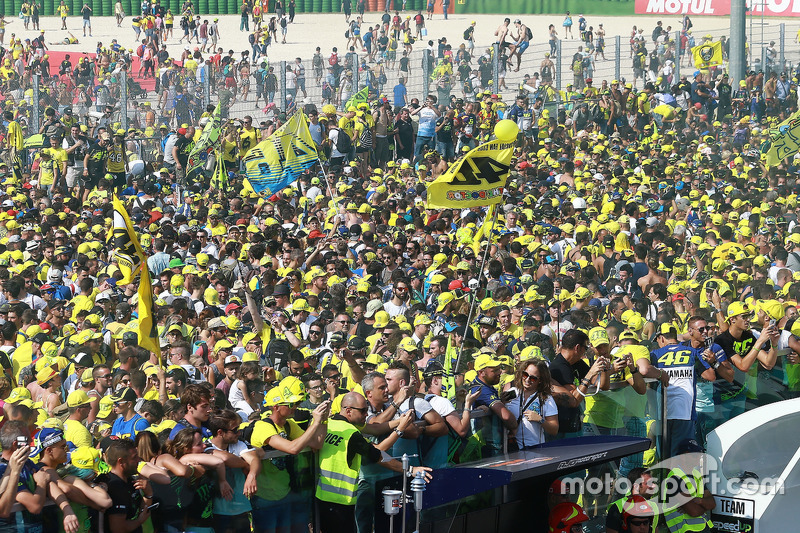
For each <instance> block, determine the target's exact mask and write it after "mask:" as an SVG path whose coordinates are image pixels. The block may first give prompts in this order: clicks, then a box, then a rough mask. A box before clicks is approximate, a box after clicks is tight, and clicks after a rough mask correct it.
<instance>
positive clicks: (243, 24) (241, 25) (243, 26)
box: [239, 15, 250, 31]
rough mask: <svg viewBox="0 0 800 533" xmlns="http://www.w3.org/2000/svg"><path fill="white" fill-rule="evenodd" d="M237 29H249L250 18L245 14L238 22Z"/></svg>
mask: <svg viewBox="0 0 800 533" xmlns="http://www.w3.org/2000/svg"><path fill="white" fill-rule="evenodd" d="M239 31H250V20H249V19H248V17H247V15H245V16H243V17H242V21H241V22H239Z"/></svg>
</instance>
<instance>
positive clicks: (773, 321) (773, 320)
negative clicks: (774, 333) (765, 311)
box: [769, 318, 778, 328]
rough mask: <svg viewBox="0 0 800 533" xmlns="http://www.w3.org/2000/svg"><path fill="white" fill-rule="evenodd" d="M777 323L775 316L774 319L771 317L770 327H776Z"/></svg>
mask: <svg viewBox="0 0 800 533" xmlns="http://www.w3.org/2000/svg"><path fill="white" fill-rule="evenodd" d="M777 325H778V321H777V320H775V319H774V318H773V319H770V321H769V327H771V328H774V327H775V326H777Z"/></svg>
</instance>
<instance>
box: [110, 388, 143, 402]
mask: <svg viewBox="0 0 800 533" xmlns="http://www.w3.org/2000/svg"><path fill="white" fill-rule="evenodd" d="M136 399H137V396H136V393H135V392H134V390H133V389H132V388H130V387H125V388H124V389H122V390H120V391H118V392H116V393H114V394H112V395H111V400H112V401H113V402H114V403H116V402H135V401H136Z"/></svg>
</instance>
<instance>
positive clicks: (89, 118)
mask: <svg viewBox="0 0 800 533" xmlns="http://www.w3.org/2000/svg"><path fill="white" fill-rule="evenodd" d="M798 31H800V23H791V24H787V23H781V24H768V23H764V24H761V23H760V22H753V24H751V31H750V32H749V34H748V43H749V45H748V47H747V50H748V66H749V69H752V70H756V71H759V70H776V71H782V70H785V71H788V72H794V71H795V69H796V67H797V65H800V45H797V44H796V40H797V38H796V37H795V36H796V35H798ZM728 33H729V30H728V29H727V28H720V29H717V30H708V31H705V32H699V31H697V32H696V35H695V36H694V37H695V40H696V44H700V43H701V42H702V41H703V38H704V37H705V36H710V37H711V39H713V40H714V41H717V40H719V39H720V38H721V37H724V36H727V35H728ZM670 37H671V39H670V40H669V41H668V42H667V43H666V44H665V45H664V46H662V47H657V46H656V45H655V44H654V43H653V42H652V41H651V39H650V35H645V45H646V49H647V52H648V54H649V53H650V52H652V51H653V50H654V49H655V50H656V53H657V56H658V58H659V60H663V58H664V57H666V56H665V55H664V54H668V53H669V51H670V49H672V51H673V53H674V57H675V58H676V60H675V65H674V72H673V74H672V76H673V80H677V79H679V76H680V75H682V74H685V75H688V76H690V77H691V74H692V73H693V72H694V70H695V69H694V65H693V62H692V57H691V53H690V52H689V53H688V55H687V54H683V55H682V54H681V53H680V50H678V49H677V48H676V46H677V44H678V43H680V35H679V33H678V32H673V33H672V34H671V36H670ZM432 42H433V47H432V48H433V50H432V51H431V50H429V47H428V46H427V42H423V41H417V42H416V43H415V44H414V45H413V49H412V50H411V52H410V53H409V54H408V59H409V60H408V71H407V72H401V71H400V70H399V63H400V61H399V60H400V58H401V57H402V54H403V45H402V43H399V48H398V50H397V57H396V59H395V61H394V62H393V63H392V62H391V61H388V60H386V59H384V60H382V61H380V62H378V61H377V60H376V61H370V60H369V58H368V57H367V54H366V53H362V52H358V53H351V54H345V55H340V62H341V63H342V64H343V68H345V69H350V70H352V78H351V81H348V84H351V89H350V90H349V91H346V92H345V93H344V94H341V95H337V94H336V93H334V94H333V95H332V96H331V98H329V99H326V98H323V89H324V87H325V83H326V82H328V81H329V80H328V79H327V78H328V66H329V64H328V56H327V55H324V54H323V56H322V59H323V61H322V63H323V64H322V69H321V70H322V72H321V73H320V71H319V69H316V70H315V68H314V64H313V58H311V57H305V58H302V65H303V66H304V68H305V83H304V88H305V92H304V91H303V90H302V89H300V88H298V89H297V90H296V91H293V90H292V89H290V88H287V86H286V77H285V76H284V75H282V74H283V73H285V72H286V68H287V65H289V66H292V65H294V63H295V62H294V61H288V62H287V61H269V62H268V67H271V68H272V69H273V72H274V73H275V74H276V76H277V87H276V90H275V92H274V94H273V95H271V96H272V100H271V104H273V105H269V106H268V105H267V103H266V102H265V101H264V100H263V99H261V100H260V101H259V104H258V106H256V105H255V98H256V92H257V83H256V79H255V71H256V70H257V67H258V66H257V65H253V66H251V71H250V75H249V76H248V77H247V82H246V83H242V80H241V79H237V84H236V86H235V87H233V88H230V89H229V93H228V95H227V96H228V99H229V100H230V102H229V105H228V106H226V107H227V114H228V116H229V117H230V118H242V117H244V116H245V115H251V116H252V117H253V119H254V121H255V122H256V123H258V122H260V121H262V120H266V119H269V118H272V117H273V116H275V115H276V114H278V113H280V112H283V111H287V110H288V111H291V110H292V108H293V106H301V105H303V104H306V103H313V104H315V105H317V106H318V107H320V106H321V105H322V104H323V103H328V102H333V103H336V104H338V107H339V108H340V109H341V106H342V105H343V104H344V101H346V99H347V97H348V96H349V95H352V94H354V93H355V92H357V91H358V90H359V89H361V88H363V87H364V86H365V85H366V84H367V78H368V76H371V77H372V80H373V82H374V83H373V89H374V91H373V94H384V95H386V96H387V97H388V98H389V99H390V101H393V91H394V88H395V86H396V85H397V84H398V81H399V78H400V77H403V78H404V80H405V85H406V89H407V95H408V100H409V101H410V100H411V98H419V99H423V98H424V97H425V96H426V95H427V94H428V93H432V94H436V95H438V96H439V97H440V99H441V98H442V97H445V98H446V97H448V96H449V95H453V96H455V97H465V96H467V94H466V92H465V90H464V84H463V82H462V81H461V80H460V79H459V77H458V74H457V72H454V73H453V76H452V85H451V86H450V87H449V89H447V88H445V89H442V88H441V87H438V86H437V78H436V76H435V73H436V72H437V71H436V70H435V66H436V64H437V63H438V61H439V58H438V57H436V56H437V55H438V54H437V46H436V45H437V42H436V39H432ZM773 42H774V45H772V44H771V43H773ZM460 44H461V43H452V45H453V47H454V48H453V52H454V54H455V53H456V52H457V51H458V48H459V45H460ZM593 44H596V43H593ZM579 47H582V48H583V49H584V50H586V43H583V42H582V41H581V40H580V39H579V38H576V39H569V40H559V41H557V42H556V43H555V53H554V54H552V56H551V59H552V61H553V72H552V79H553V81H552V86H553V88H554V89H555V91H552V93H553V95H554V99H556V100H558V99H560V98H562V96H563V95H562V93H561V91H564V90H565V89H566V88H567V85H568V84H573V85H575V86H576V89H577V88H579V87H580V86H581V85H582V84H583V80H584V79H585V78H588V77H591V78H592V79H593V82H594V86H595V87H600V86H601V84H602V81H603V80H605V81H608V82H610V81H611V80H612V79H618V80H620V81H624V82H626V83H632V84H633V85H634V87H635V88H637V89H638V88H641V87H643V85H644V82H645V81H655V78H656V77H658V76H659V74H660V73H659V72H650V71H649V69H646V70H645V72H644V75H643V76H641V77H639V76H637V75H636V74H635V72H634V65H633V56H632V47H631V37H630V35H623V36H609V37H607V38H606V39H605V46H604V48H603V50H602V51H600V50H597V49H596V48H595V49H594V51H593V52H592V53H591V54H590V55H589V59H588V61H587V63H588V64H587V65H586V66H585V68H584V70H583V71H582V72H581V73H580V74H576V73H575V72H574V70H573V58H575V57H577V56H576V54H578V52H579ZM550 51H551V45H550V43H549V42H532V44H531V45H530V46H529V48H528V49H527V50H526V51H525V52H524V53H523V54H522V58H521V61H520V62H519V65H517V58H516V56H514V57H513V58H510V59H508V60H506V58H505V56H506V55H507V54H504V53H503V52H502V51H501V50H500V49H499V47H498V46H497V45H496V44H494V43H485V44H483V45H478V44H476V45H475V49H474V52H473V55H472V58H471V61H470V64H469V67H470V69H471V70H477V69H479V67H480V63H482V62H487V61H488V62H489V63H490V64H491V65H490V66H491V68H490V69H489V70H490V71H491V72H490V73H489V75H488V76H486V75H480V76H478V79H479V80H480V79H481V78H483V83H480V82H479V83H478V84H476V86H475V87H474V88H473V91H472V94H474V93H475V92H477V91H478V90H484V91H485V90H488V91H491V92H492V93H498V94H501V95H502V96H503V97H504V99H505V100H506V101H509V100H511V99H513V97H514V96H515V95H516V94H518V92H519V91H520V89H521V88H522V87H523V86H524V85H527V87H528V88H535V85H536V77H537V76H539V77H541V76H542V72H541V71H542V62H543V60H544V59H545V54H546V53H548V52H550ZM481 57H483V59H481ZM376 59H377V56H376ZM648 62H649V61H648ZM763 65H766V66H767V68H766V69H763V68H762V66H763ZM648 66H649V65H648ZM485 67H486V66H485V65H484V68H485ZM504 67H505V68H504ZM212 68H213V67H211V66H206V67H205V69H200V70H199V71H198V72H197V73H196V76H194V77H192V78H191V80H190V81H189V82H188V83H187V82H186V81H184V84H185V85H187V91H186V94H187V95H190V96H191V97H192V98H193V99H194V105H193V108H192V112H193V120H194V121H195V122H196V120H197V118H198V117H199V115H200V114H201V113H202V111H203V109H205V107H206V106H208V105H209V104H214V105H216V104H217V103H219V101H220V97H221V95H222V94H223V93H224V92H225V91H226V89H225V88H224V82H223V81H222V80H221V79H220V77H219V75H218V74H217V73H216V72H215V71H213V70H212ZM370 72H371V74H370ZM487 77H488V80H487V79H486V78H487ZM119 78H120V79H119V80H118V83H119V87H118V88H116V87H115V88H114V89H115V90H114V91H113V93H112V94H114V99H113V100H114V101H115V104H116V111H115V119H116V121H115V122H119V123H120V125H121V127H123V128H128V127H129V126H131V125H134V126H138V127H141V128H143V127H144V126H145V125H144V124H143V123H142V121H141V120H138V121H137V120H136V118H137V117H138V116H139V115H137V112H140V111H137V109H139V110H141V108H142V106H141V104H142V103H143V102H148V104H149V105H150V108H151V109H152V110H153V111H155V114H156V119H155V122H156V124H155V128H157V127H158V124H160V123H162V122H166V123H168V124H169V125H170V126H172V127H175V126H179V124H178V123H177V121H176V120H175V118H172V117H168V116H165V115H164V113H163V109H165V106H164V105H163V104H164V100H165V99H162V95H161V94H158V93H155V92H154V91H152V90H151V91H149V92H148V93H147V94H146V95H142V94H141V93H139V92H138V91H135V90H131V88H130V87H129V86H128V83H127V82H126V76H125V74H124V73H122V74H121V75H120V76H119ZM133 78H134V79H133V81H134V82H135V83H137V84H138V83H139V82H141V81H142V80H141V79H139V78H138V77H136V76H134V77H133ZM487 81H488V83H487ZM48 85H50V87H51V92H52V86H53V81H52V79H51V80H50V81H49V82H47V83H45V82H44V81H43V80H41V79H40V78H39V77H38V76H33V77H32V79H31V81H30V87H31V88H33V89H34V91H30V93H32V94H36V93H37V92H39V90H38V89H37V87H42V88H43V89H44V88H45V87H47V86H48ZM28 87H29V86H28V85H27V84H26V85H24V86H23V88H24V89H27V88H28ZM117 91H118V93H119V94H118V95H117ZM168 92H169V94H168V95H167V98H166V101H167V102H169V101H170V99H171V97H172V96H173V95H174V88H172V89H170V90H169V91H168ZM137 93H138V94H137ZM245 93H246V94H245ZM40 94H41V93H40ZM340 96H341V98H340ZM28 103H29V104H30V116H29V117H28V120H29V128H28V131H29V132H31V131H34V132H35V131H38V129H39V125H40V124H41V123H42V121H43V120H44V107H45V106H44V105H40V100H38V99H30V100H29V101H28ZM93 107H94V106H90V108H89V109H88V110H86V114H85V115H83V116H81V117H79V118H80V120H81V121H82V122H88V123H91V122H93V120H96V118H97V117H98V113H99V112H100V111H101V109H100V107H99V106H98V108H97V109H96V110H95V109H92V108H93ZM166 107H167V108H168V107H169V106H168V105H167V106H166ZM93 117H94V118H93Z"/></svg>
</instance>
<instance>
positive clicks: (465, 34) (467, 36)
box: [464, 26, 472, 41]
mask: <svg viewBox="0 0 800 533" xmlns="http://www.w3.org/2000/svg"><path fill="white" fill-rule="evenodd" d="M471 30H472V26H470V27H469V28H467V29H466V30H464V40H465V41H468V40H469V35H470V33H472V31H471Z"/></svg>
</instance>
